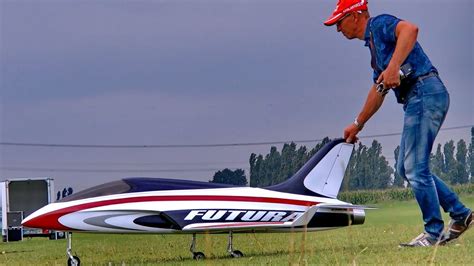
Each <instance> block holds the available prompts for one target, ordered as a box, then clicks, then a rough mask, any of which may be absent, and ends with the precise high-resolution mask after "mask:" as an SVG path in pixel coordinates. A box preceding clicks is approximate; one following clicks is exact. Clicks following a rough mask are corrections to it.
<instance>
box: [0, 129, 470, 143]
mask: <svg viewBox="0 0 474 266" xmlns="http://www.w3.org/2000/svg"><path fill="white" fill-rule="evenodd" d="M471 127H474V125H464V126H455V127H446V128H441V130H442V131H446V130H455V129H463V128H471ZM401 134H402V133H401V132H394V133H386V134H376V135H366V136H359V138H360V139H364V138H380V137H390V136H398V135H401ZM322 140H323V139H311V140H284V141H266V142H241V143H214V144H212V143H211V144H151V145H146V144H145V145H104V144H47V143H27V142H0V145H2V146H24V147H47V148H93V149H160V148H217V147H238V146H262V145H266V146H268V145H278V144H285V143H290V142H295V143H314V142H320V141H322Z"/></svg>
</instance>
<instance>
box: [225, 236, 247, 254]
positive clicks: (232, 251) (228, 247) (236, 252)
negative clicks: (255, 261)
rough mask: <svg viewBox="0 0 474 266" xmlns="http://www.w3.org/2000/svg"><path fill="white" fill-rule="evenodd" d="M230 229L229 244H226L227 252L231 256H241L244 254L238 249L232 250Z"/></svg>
mask: <svg viewBox="0 0 474 266" xmlns="http://www.w3.org/2000/svg"><path fill="white" fill-rule="evenodd" d="M232 240H233V236H232V231H229V244H228V245H227V252H229V254H230V256H231V257H232V258H241V257H243V256H244V253H242V252H241V251H240V250H234V247H233V246H232Z"/></svg>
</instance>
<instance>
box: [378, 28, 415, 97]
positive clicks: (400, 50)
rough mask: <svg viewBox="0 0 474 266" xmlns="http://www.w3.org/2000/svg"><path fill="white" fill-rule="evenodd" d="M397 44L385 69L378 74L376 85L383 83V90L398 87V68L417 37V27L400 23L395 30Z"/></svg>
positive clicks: (413, 45)
mask: <svg viewBox="0 0 474 266" xmlns="http://www.w3.org/2000/svg"><path fill="white" fill-rule="evenodd" d="M395 36H396V38H397V44H396V45H395V51H394V52H393V55H392V59H390V62H389V64H388V66H387V68H386V69H385V70H384V71H383V72H382V74H380V76H379V78H378V79H377V83H380V82H382V81H383V83H384V87H385V88H395V87H398V86H400V74H399V71H400V66H401V65H402V64H403V62H405V60H406V58H407V57H408V55H409V54H410V52H411V50H413V47H415V43H416V38H417V37H418V27H417V26H416V25H414V24H412V23H410V22H407V21H400V22H399V23H398V24H397V27H396V28H395Z"/></svg>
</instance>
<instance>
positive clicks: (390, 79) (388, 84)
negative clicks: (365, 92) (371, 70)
mask: <svg viewBox="0 0 474 266" xmlns="http://www.w3.org/2000/svg"><path fill="white" fill-rule="evenodd" d="M380 82H383V86H384V88H386V89H393V88H396V87H398V86H400V67H397V66H395V65H392V64H389V65H388V67H387V68H386V69H385V70H384V71H383V72H382V74H380V76H379V78H378V79H377V84H379V83H380Z"/></svg>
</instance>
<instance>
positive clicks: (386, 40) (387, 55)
mask: <svg viewBox="0 0 474 266" xmlns="http://www.w3.org/2000/svg"><path fill="white" fill-rule="evenodd" d="M400 21H401V20H400V19H399V18H397V17H394V16H392V15H386V14H384V15H379V16H376V17H373V18H370V20H369V22H368V23H367V28H366V29H365V38H364V39H365V46H368V47H369V49H370V50H371V55H374V56H375V58H372V62H373V63H374V64H373V66H372V68H373V69H374V74H373V80H374V83H375V82H376V81H377V78H378V77H379V76H380V74H381V73H382V71H384V70H385V69H386V68H387V66H388V63H389V62H390V59H391V58H392V55H393V52H394V51H395V45H396V42H397V38H396V36H395V29H396V27H397V24H398V22H400ZM371 33H372V39H373V45H374V48H375V51H372V48H371V46H370V35H371ZM374 56H373V57H374ZM406 63H410V64H411V66H412V68H413V73H412V74H411V75H410V76H411V78H416V77H419V76H422V75H425V74H428V73H429V72H438V71H437V70H436V68H435V67H434V66H433V65H432V64H431V61H430V59H429V58H428V56H426V54H425V53H424V52H423V49H422V48H421V46H420V44H419V43H418V42H416V43H415V47H413V50H412V51H411V52H410V54H408V57H407V59H406V60H405V62H403V64H402V65H404V64H406Z"/></svg>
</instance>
